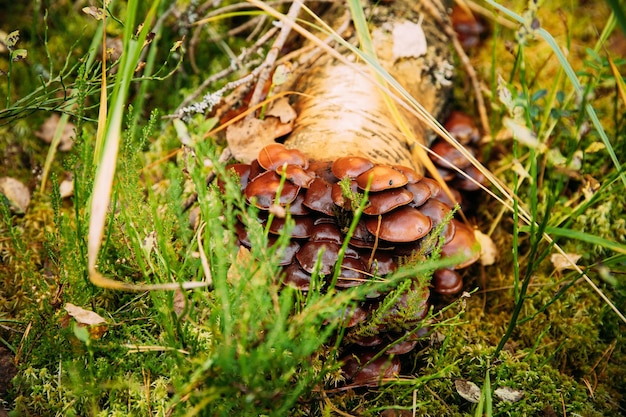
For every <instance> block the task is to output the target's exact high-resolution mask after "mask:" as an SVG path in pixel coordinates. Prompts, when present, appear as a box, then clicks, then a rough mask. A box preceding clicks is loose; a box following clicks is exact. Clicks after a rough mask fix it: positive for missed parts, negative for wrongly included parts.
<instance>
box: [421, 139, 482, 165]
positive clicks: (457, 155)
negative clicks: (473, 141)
mask: <svg viewBox="0 0 626 417" xmlns="http://www.w3.org/2000/svg"><path fill="white" fill-rule="evenodd" d="M430 150H431V151H433V153H435V154H436V155H439V157H437V156H434V157H433V158H432V159H433V162H434V163H435V165H438V166H440V167H442V168H451V167H452V166H455V167H457V168H459V169H464V168H466V167H468V166H470V165H471V161H470V160H469V159H467V157H466V156H465V155H464V154H463V153H462V152H461V151H459V150H458V149H457V148H455V147H454V146H452V144H450V143H449V142H447V141H445V140H442V139H439V140H436V141H435V142H434V143H433V144H432V146H431V147H430ZM465 151H466V152H467V153H469V154H470V155H472V156H474V155H473V151H472V149H471V148H465Z"/></svg>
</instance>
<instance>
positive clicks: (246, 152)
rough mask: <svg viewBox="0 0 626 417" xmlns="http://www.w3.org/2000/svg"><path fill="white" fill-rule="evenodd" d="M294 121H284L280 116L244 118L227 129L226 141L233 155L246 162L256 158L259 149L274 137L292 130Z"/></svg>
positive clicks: (269, 142) (272, 141)
mask: <svg viewBox="0 0 626 417" xmlns="http://www.w3.org/2000/svg"><path fill="white" fill-rule="evenodd" d="M292 125H293V121H291V122H289V123H282V122H281V121H280V119H279V118H278V117H266V118H265V119H263V120H260V119H247V120H246V119H244V120H241V121H239V122H237V123H234V124H232V125H230V126H228V128H227V129H226V141H227V142H228V147H229V148H230V151H231V152H232V154H233V157H234V158H235V159H237V160H239V161H241V162H243V163H244V164H249V163H250V162H252V161H253V160H254V159H256V157H257V155H258V154H259V151H260V150H261V149H263V148H264V147H265V146H267V145H269V144H271V143H274V139H276V138H277V137H280V136H284V135H286V134H288V133H290V132H291V130H292V128H293V126H292Z"/></svg>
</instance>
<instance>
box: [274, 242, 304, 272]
mask: <svg viewBox="0 0 626 417" xmlns="http://www.w3.org/2000/svg"><path fill="white" fill-rule="evenodd" d="M277 240H278V238H276V237H274V236H270V237H269V239H268V241H269V244H270V246H275V245H276V242H277ZM299 250H300V244H299V243H298V242H296V241H295V240H291V241H289V243H288V244H287V246H286V247H285V248H284V249H282V252H281V253H280V254H281V258H280V261H279V262H278V265H280V266H286V265H289V264H290V263H292V262H293V260H294V257H295V256H296V253H299Z"/></svg>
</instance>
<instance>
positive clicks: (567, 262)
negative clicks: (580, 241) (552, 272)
mask: <svg viewBox="0 0 626 417" xmlns="http://www.w3.org/2000/svg"><path fill="white" fill-rule="evenodd" d="M565 255H566V256H563V255H562V254H560V253H553V254H552V256H550V262H552V265H554V268H556V270H557V271H563V270H565V269H575V268H574V265H576V262H578V260H579V259H580V258H581V257H582V255H579V254H577V253H566V254H565Z"/></svg>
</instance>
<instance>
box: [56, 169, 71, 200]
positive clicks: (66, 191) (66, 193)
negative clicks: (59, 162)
mask: <svg viewBox="0 0 626 417" xmlns="http://www.w3.org/2000/svg"><path fill="white" fill-rule="evenodd" d="M59 194H61V198H68V197H71V196H72V195H74V179H73V178H72V176H71V174H70V175H69V176H68V177H66V178H65V179H64V180H63V181H61V183H60V184H59Z"/></svg>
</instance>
